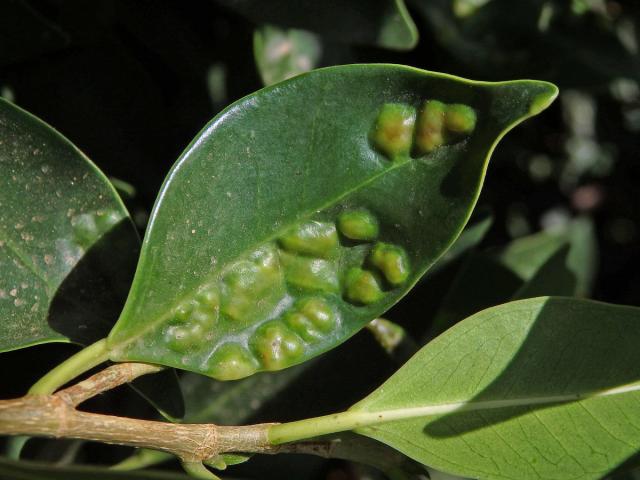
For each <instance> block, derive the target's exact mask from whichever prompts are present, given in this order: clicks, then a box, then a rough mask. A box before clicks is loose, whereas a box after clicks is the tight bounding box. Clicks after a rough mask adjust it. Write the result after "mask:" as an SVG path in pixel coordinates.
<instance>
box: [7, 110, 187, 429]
mask: <svg viewBox="0 0 640 480" xmlns="http://www.w3.org/2000/svg"><path fill="white" fill-rule="evenodd" d="M139 248H140V240H139V238H138V234H137V232H136V231H135V228H134V226H133V223H132V222H131V220H130V218H129V214H128V212H127V211H126V209H125V207H124V205H123V204H122V201H121V200H120V197H118V194H117V193H116V192H115V190H114V189H113V187H112V186H111V183H109V181H108V180H107V179H106V177H105V176H104V175H103V174H102V172H101V171H100V170H99V169H98V168H97V167H96V166H95V165H94V164H93V163H92V162H91V161H90V160H89V159H88V158H87V157H86V156H84V154H82V152H80V151H79V150H78V149H77V148H76V147H75V146H74V145H73V144H71V142H69V141H68V140H67V139H66V138H64V137H63V136H62V135H61V134H60V133H58V132H57V131H55V130H54V129H53V128H52V127H50V126H49V125H47V124H45V123H44V122H42V121H41V120H39V119H37V118H36V117H34V116H32V115H31V114H29V113H27V112H25V111H23V110H21V109H20V108H18V107H16V106H15V105H13V104H11V103H9V102H6V101H4V100H0V316H2V322H0V351H7V350H14V349H17V348H22V347H27V346H30V345H36V344H40V343H47V342H67V341H72V342H75V343H79V344H82V345H88V344H90V343H93V342H95V341H96V340H98V339H100V338H104V337H105V336H106V335H107V334H108V333H109V331H110V329H111V327H112V326H113V324H114V323H115V321H116V319H117V318H118V315H119V313H120V310H121V309H122V305H123V304H124V301H125V299H126V296H127V292H128V288H129V285H130V284H131V280H132V278H133V273H134V270H135V264H136V258H137V255H138V252H139ZM149 378H150V379H152V380H147V379H140V380H138V381H137V382H135V383H134V384H133V386H134V388H136V389H137V390H138V391H139V393H141V394H142V395H143V396H144V397H145V398H147V399H148V400H149V401H150V402H151V403H152V404H154V405H155V406H156V407H157V408H159V409H160V410H161V411H163V412H165V413H166V414H168V415H170V416H174V417H180V416H182V414H183V411H184V406H183V403H182V397H181V394H180V387H179V385H178V383H177V380H176V378H175V372H171V371H163V372H161V373H158V374H156V375H153V376H151V377H149Z"/></svg>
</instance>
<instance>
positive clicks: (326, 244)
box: [279, 220, 338, 258]
mask: <svg viewBox="0 0 640 480" xmlns="http://www.w3.org/2000/svg"><path fill="white" fill-rule="evenodd" d="M279 241H280V245H282V248H284V249H285V250H287V251H289V252H293V253H300V254H302V255H309V256H312V257H322V258H329V257H331V256H333V255H334V254H335V251H336V248H337V247H338V234H337V232H336V227H335V225H334V224H333V223H328V222H319V221H315V220H313V221H310V222H306V223H303V224H301V225H298V226H296V227H295V228H293V229H291V230H290V231H289V232H287V233H286V234H285V235H283V236H281V237H280V239H279Z"/></svg>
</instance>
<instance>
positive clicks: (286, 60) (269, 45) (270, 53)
mask: <svg viewBox="0 0 640 480" xmlns="http://www.w3.org/2000/svg"><path fill="white" fill-rule="evenodd" d="M253 53H254V56H255V58H256V65H257V66H258V71H259V72H260V77H261V78H262V82H263V83H264V84H265V85H271V84H273V83H277V82H280V81H282V80H286V79H288V78H291V77H294V76H296V75H298V74H300V73H304V72H308V71H309V70H313V69H314V68H315V67H316V65H317V64H318V61H319V60H320V54H321V53H322V45H321V43H320V39H319V38H318V37H317V36H316V35H314V34H313V33H311V32H307V31H305V30H295V29H291V30H283V29H280V28H278V27H274V26H272V25H263V26H262V27H260V28H258V29H256V31H255V32H254V34H253Z"/></svg>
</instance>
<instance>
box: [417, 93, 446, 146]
mask: <svg viewBox="0 0 640 480" xmlns="http://www.w3.org/2000/svg"><path fill="white" fill-rule="evenodd" d="M446 109H447V107H446V105H445V104H444V103H442V102H439V101H438V100H427V101H426V102H424V104H423V105H422V108H421V109H420V113H419V114H418V120H417V122H416V136H415V146H416V150H417V151H418V152H419V153H421V154H424V153H429V152H432V151H433V150H435V149H436V148H437V147H439V146H440V145H443V144H444V143H445V132H444V123H445V111H446Z"/></svg>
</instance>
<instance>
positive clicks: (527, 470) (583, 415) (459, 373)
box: [351, 298, 640, 480]
mask: <svg viewBox="0 0 640 480" xmlns="http://www.w3.org/2000/svg"><path fill="white" fill-rule="evenodd" d="M639 340H640V309H638V308H633V307H625V306H617V305H608V304H604V303H599V302H592V301H587V300H579V299H569V298H536V299H529V300H521V301H517V302H512V303H508V304H505V305H501V306H498V307H494V308H491V309H488V310H485V311H483V312H480V313H478V314H476V315H474V316H473V317H470V318H468V319H466V320H464V321H463V322H461V323H459V324H458V325H456V326H455V327H453V328H452V329H450V330H449V331H447V332H446V333H444V334H443V335H441V336H440V337H438V338H437V339H436V340H434V341H433V342H432V343H430V344H429V345H427V346H426V347H424V348H423V349H422V350H421V351H420V352H419V353H418V354H417V355H416V356H414V357H413V358H412V359H411V360H410V361H409V362H408V363H407V364H406V365H405V366H404V367H402V368H401V369H400V370H399V371H398V372H397V373H396V374H395V375H393V376H392V377H391V378H390V379H389V380H388V381H387V382H386V383H385V384H384V385H382V386H381V387H380V388H379V389H378V390H376V391H375V392H374V393H372V394H371V395H370V396H369V397H367V398H366V399H364V400H363V401H362V402H360V403H358V404H357V405H355V406H354V407H352V409H351V412H352V414H353V416H354V418H357V419H358V420H359V421H360V422H363V423H361V424H364V425H367V423H369V424H372V425H371V426H370V427H366V428H361V429H360V430H358V431H359V433H362V434H364V435H367V436H370V437H372V438H375V439H377V440H380V441H382V442H384V443H386V444H388V445H390V446H393V447H394V448H397V449H398V450H400V451H401V452H403V453H405V454H406V455H408V456H409V457H411V458H413V459H415V460H417V461H420V462H422V463H425V464H427V465H430V466H433V467H435V468H437V469H439V470H443V471H447V472H451V473H454V474H457V475H464V476H469V477H473V478H481V479H482V478H492V479H518V480H526V479H529V478H530V479H539V478H545V479H549V480H552V479H558V480H560V479H567V478H572V479H595V478H601V477H602V476H604V475H605V474H607V473H608V472H610V471H611V470H613V469H614V468H615V467H616V466H617V465H619V464H621V463H623V462H624V461H625V460H626V459H627V458H628V457H631V456H632V455H634V454H635V453H636V452H637V450H638V445H640V428H638V424H637V423H638V422H637V421H636V417H635V416H634V412H636V411H637V405H638V401H639V400H640V383H638V381H639V380H640V350H639V349H638V348H637V345H638V341H639ZM612 345H615V348H612V347H611V346H612ZM371 418H373V419H374V420H373V421H371ZM379 418H382V419H383V420H382V421H383V422H386V423H379V422H378V421H377V420H375V419H379ZM373 423H376V424H375V425H373Z"/></svg>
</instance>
